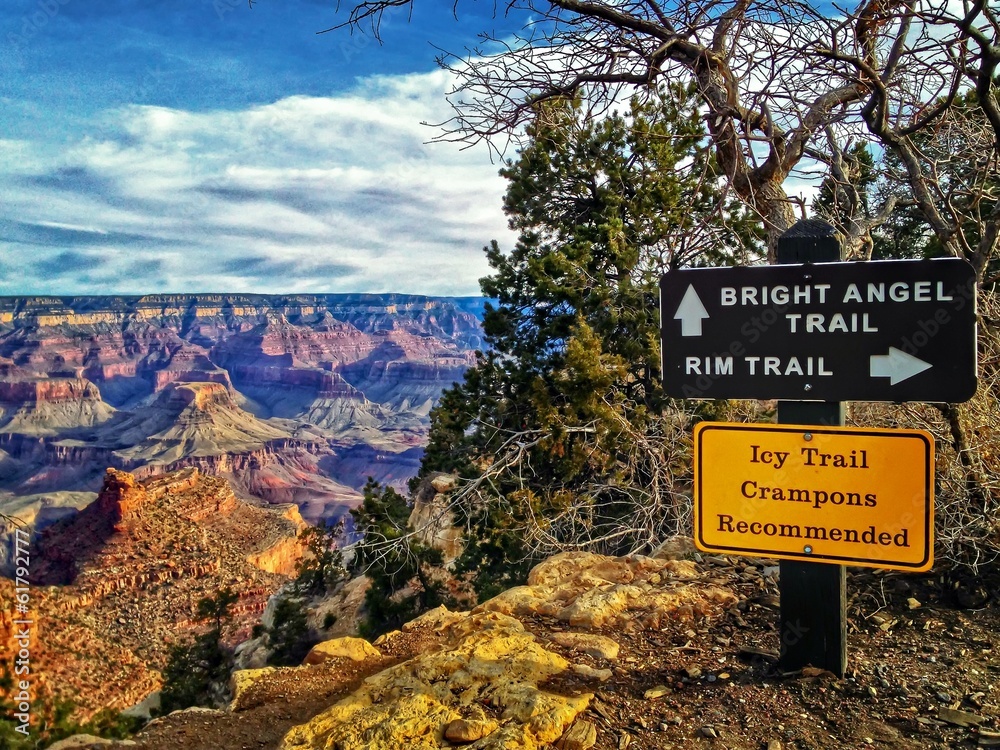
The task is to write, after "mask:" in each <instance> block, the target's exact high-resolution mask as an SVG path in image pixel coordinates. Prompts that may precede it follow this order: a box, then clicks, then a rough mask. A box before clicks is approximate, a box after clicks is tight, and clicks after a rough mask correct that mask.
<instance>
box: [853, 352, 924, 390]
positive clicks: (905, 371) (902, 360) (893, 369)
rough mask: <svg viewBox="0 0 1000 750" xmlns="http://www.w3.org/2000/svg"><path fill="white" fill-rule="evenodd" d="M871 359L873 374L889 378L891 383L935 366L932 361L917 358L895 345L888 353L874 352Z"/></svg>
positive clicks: (893, 383) (876, 376)
mask: <svg viewBox="0 0 1000 750" xmlns="http://www.w3.org/2000/svg"><path fill="white" fill-rule="evenodd" d="M869 361H870V364H871V376H872V377H873V378H889V385H896V383H902V382H903V381H904V380H906V379H907V378H912V377H913V376H914V375H919V374H920V373H922V372H923V371H924V370H929V369H931V367H933V366H934V365H932V364H931V363H930V362H924V361H923V360H922V359H917V358H916V357H914V356H913V355H911V354H907V353H906V352H904V351H900V350H899V349H897V348H896V347H894V346H890V347H889V353H888V354H873V355H872V356H871V359H870V360H869Z"/></svg>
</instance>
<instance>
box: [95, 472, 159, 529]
mask: <svg viewBox="0 0 1000 750" xmlns="http://www.w3.org/2000/svg"><path fill="white" fill-rule="evenodd" d="M146 500H147V495H146V488H145V487H143V486H142V485H141V484H139V483H138V482H137V481H136V479H135V477H133V476H132V475H131V474H127V473H126V472H124V471H117V470H115V469H108V470H107V475H106V476H105V478H104V486H103V487H102V488H101V492H100V494H99V495H98V496H97V500H96V501H95V502H94V506H93V507H94V514H95V515H97V516H98V517H99V518H100V517H103V518H105V519H107V521H108V522H109V523H110V524H111V528H112V529H114V530H115V531H124V530H125V529H126V528H127V525H128V522H130V521H135V520H137V519H139V518H141V517H142V506H143V505H145V503H146Z"/></svg>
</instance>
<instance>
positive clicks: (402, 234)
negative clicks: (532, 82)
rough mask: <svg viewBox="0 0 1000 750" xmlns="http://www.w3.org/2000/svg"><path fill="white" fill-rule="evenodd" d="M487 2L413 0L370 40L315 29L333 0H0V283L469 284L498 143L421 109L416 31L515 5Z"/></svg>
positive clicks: (350, 287)
mask: <svg viewBox="0 0 1000 750" xmlns="http://www.w3.org/2000/svg"><path fill="white" fill-rule="evenodd" d="M344 5H345V7H347V6H348V5H349V3H345V4H344ZM493 7H494V6H493V3H492V2H491V1H490V0H473V2H468V3H463V4H462V5H461V7H460V8H459V9H458V10H459V12H458V17H457V19H456V18H455V17H454V16H453V14H452V1H451V0H444V1H443V2H442V0H425V2H422V3H417V6H416V8H415V9H414V10H413V12H412V14H409V13H408V11H406V10H396V11H394V12H393V13H391V14H389V15H387V16H386V18H385V21H384V23H383V28H382V36H383V42H384V43H383V44H381V45H380V44H379V43H378V42H377V41H376V40H374V39H373V37H372V36H371V35H370V34H367V35H363V34H359V33H358V32H355V33H354V34H353V35H351V34H350V33H349V32H348V31H337V32H331V33H326V34H318V33H317V32H319V31H321V30H323V29H327V28H329V27H331V26H333V25H335V24H336V23H338V22H339V21H341V20H343V18H344V16H343V11H342V13H341V14H339V15H338V14H337V12H336V0H255V2H254V4H253V7H252V8H251V7H248V5H247V1H246V0H99V1H98V0H3V10H2V11H0V295H39V294H44V295H85V294H115V293H118V294H151V293H161V292H258V293H293V292H294V293H323V292H403V293H413V294H433V295H475V294H478V293H479V285H478V279H479V278H480V277H482V276H484V275H485V274H486V273H488V271H489V269H488V266H487V264H486V262H485V256H484V254H483V251H482V248H483V246H484V245H486V244H487V243H488V242H489V241H490V240H492V239H496V240H498V241H499V242H500V243H501V246H502V247H506V248H509V247H511V245H512V244H513V235H512V234H511V233H510V232H509V230H508V229H507V222H506V218H505V216H504V215H503V211H502V206H501V201H502V196H503V191H504V187H505V185H504V181H503V180H502V178H500V177H499V176H498V174H497V170H498V169H499V164H497V163H495V162H492V161H491V158H490V154H489V153H488V151H487V150H486V148H485V147H481V148H471V149H467V150H464V151H463V150H461V149H460V148H459V147H458V146H456V145H454V144H441V143H438V144H428V143H427V141H428V140H430V139H431V138H433V137H434V135H435V134H436V133H437V132H438V131H437V130H436V129H434V128H433V127H428V126H426V125H423V124H421V123H423V122H431V123H434V122H441V121H443V120H444V119H446V118H447V117H448V116H449V113H450V109H449V107H448V104H447V102H446V101H445V92H446V91H447V90H448V89H449V88H450V86H451V84H452V82H451V80H450V79H449V75H448V74H447V73H445V72H443V71H440V70H438V69H437V68H436V66H435V64H434V57H435V55H436V54H438V49H437V48H436V47H442V48H444V49H448V50H461V49H462V48H463V47H464V46H465V45H469V44H471V43H472V42H473V41H474V38H475V33H476V32H477V31H481V30H482V29H483V28H490V29H493V30H495V31H497V32H498V33H500V34H501V35H502V34H505V33H508V31H509V30H512V29H514V28H516V27H518V26H520V24H518V23H516V22H515V20H514V19H505V18H503V17H500V18H494V17H493ZM432 42H433V45H432ZM435 45H436V46H435Z"/></svg>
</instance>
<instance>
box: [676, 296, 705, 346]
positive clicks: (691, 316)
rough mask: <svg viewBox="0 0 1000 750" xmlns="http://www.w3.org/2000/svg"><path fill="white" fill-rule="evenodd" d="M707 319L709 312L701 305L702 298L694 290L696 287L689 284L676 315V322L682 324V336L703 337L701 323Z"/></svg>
mask: <svg viewBox="0 0 1000 750" xmlns="http://www.w3.org/2000/svg"><path fill="white" fill-rule="evenodd" d="M707 317H708V310H706V309H705V306H704V305H703V304H702V303H701V297H699V296H698V292H696V291H695V290H694V285H693V284H688V288H687V291H686V292H684V296H683V297H682V298H681V303H680V305H678V307H677V312H676V313H675V314H674V320H679V321H680V322H681V336H701V321H703V320H704V319H705V318H707Z"/></svg>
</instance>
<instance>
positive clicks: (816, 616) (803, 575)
mask: <svg viewBox="0 0 1000 750" xmlns="http://www.w3.org/2000/svg"><path fill="white" fill-rule="evenodd" d="M835 231H836V230H834V228H833V227H832V226H831V225H830V224H827V223H826V222H825V221H818V220H815V219H807V220H802V221H800V222H798V223H797V224H795V226H793V227H792V228H791V229H789V230H788V231H787V232H785V233H784V234H783V235H782V236H781V237H780V238H779V239H778V248H777V262H778V263H833V262H836V261H839V260H842V254H841V253H842V251H841V246H840V241H839V240H838V239H837V237H836V234H835ZM778 423H779V424H814V425H831V426H833V425H843V424H844V404H843V402H840V401H779V402H778ZM778 590H779V594H780V596H781V615H780V618H779V619H780V622H779V628H778V633H779V635H780V637H781V661H780V666H781V668H782V670H784V671H786V672H793V671H796V670H799V669H802V668H803V667H805V666H807V665H812V666H814V667H819V668H821V669H827V670H829V671H831V672H833V673H834V674H835V675H837V676H838V677H843V676H844V672H845V671H846V669H847V575H846V571H845V569H844V566H843V565H828V564H825V563H809V562H797V561H793V560H782V561H781V562H780V578H779V582H778Z"/></svg>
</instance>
